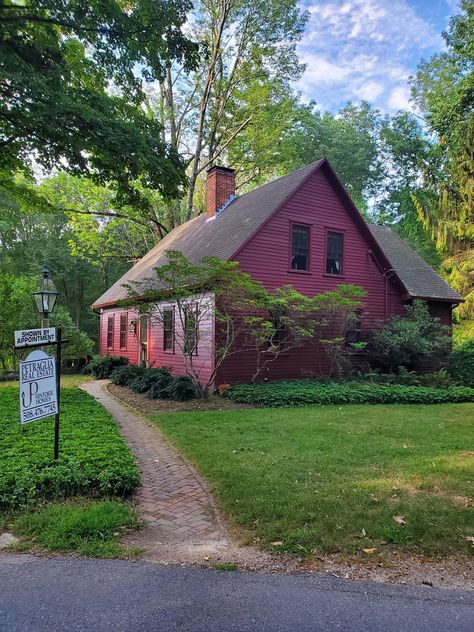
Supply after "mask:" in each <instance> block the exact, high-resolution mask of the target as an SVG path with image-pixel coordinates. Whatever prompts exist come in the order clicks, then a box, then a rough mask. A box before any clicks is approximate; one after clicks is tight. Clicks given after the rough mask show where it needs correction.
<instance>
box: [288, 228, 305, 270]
mask: <svg viewBox="0 0 474 632" xmlns="http://www.w3.org/2000/svg"><path fill="white" fill-rule="evenodd" d="M309 235H310V227H309V226H301V225H299V224H292V225H291V269H292V270H304V271H306V272H307V271H308V270H309Z"/></svg>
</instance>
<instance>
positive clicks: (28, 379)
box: [15, 327, 67, 461]
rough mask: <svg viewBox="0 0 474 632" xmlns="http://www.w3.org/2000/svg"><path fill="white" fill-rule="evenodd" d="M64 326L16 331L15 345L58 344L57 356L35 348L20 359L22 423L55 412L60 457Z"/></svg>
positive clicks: (56, 456)
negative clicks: (60, 404)
mask: <svg viewBox="0 0 474 632" xmlns="http://www.w3.org/2000/svg"><path fill="white" fill-rule="evenodd" d="M66 342H67V340H62V332H61V328H58V329H57V330H56V329H55V328H54V327H48V328H43V329H30V330H25V331H15V349H23V348H25V347H46V346H49V345H54V346H55V347H56V357H55V358H54V357H52V356H50V355H48V354H47V353H46V352H45V351H44V350H36V351H32V352H31V353H30V354H29V355H28V356H27V357H26V359H25V360H22V361H21V362H20V423H21V424H26V423H29V422H30V421H34V420H35V419H42V418H43V417H51V416H53V415H54V459H55V460H56V461H57V460H58V458H59V400H60V395H61V390H60V389H61V348H62V345H63V344H65V343H66Z"/></svg>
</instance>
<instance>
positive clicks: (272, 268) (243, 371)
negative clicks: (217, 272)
mask: <svg viewBox="0 0 474 632" xmlns="http://www.w3.org/2000/svg"><path fill="white" fill-rule="evenodd" d="M292 223H297V224H298V223H301V224H307V225H310V227H311V236H310V239H311V242H310V267H309V273H308V272H305V273H303V272H295V271H292V270H290V230H291V224H292ZM327 230H339V231H341V232H343V234H344V255H343V275H342V276H330V275H327V274H325V267H326V261H325V255H326V231H327ZM371 252H372V249H371V243H370V242H369V239H368V237H367V235H366V234H365V231H363V230H361V228H360V225H359V224H358V223H357V222H356V221H355V220H354V217H353V214H352V213H351V212H350V210H349V209H348V208H347V207H346V206H345V204H344V202H343V200H342V199H341V198H340V197H339V196H338V195H337V193H336V189H335V188H334V186H333V185H332V183H331V181H330V180H329V179H328V176H327V174H326V172H325V170H323V169H320V170H318V171H317V172H316V173H315V174H313V175H312V176H311V177H310V178H309V179H308V180H307V181H306V182H305V183H304V184H303V185H302V186H301V188H300V189H299V190H298V191H297V192H296V193H295V194H294V195H293V196H292V197H291V199H290V200H288V201H287V203H286V204H285V205H284V206H283V207H282V208H281V209H280V210H279V211H278V212H277V213H276V214H275V215H274V216H273V217H272V218H271V219H270V220H269V221H268V222H267V223H266V224H265V225H264V226H263V228H261V229H260V230H259V231H258V232H257V234H255V235H254V236H253V237H252V238H251V239H250V240H249V241H248V242H247V243H246V244H245V245H244V246H243V247H242V248H241V250H240V251H239V252H238V253H236V255H235V257H234V258H235V259H236V260H238V261H239V264H240V268H241V270H243V271H244V272H248V273H249V274H251V275H252V277H253V278H254V279H257V280H259V281H261V282H262V283H263V284H264V285H265V287H267V288H268V289H269V290H273V289H275V288H277V287H281V286H282V285H285V284H289V285H292V286H293V287H295V288H296V289H297V290H298V291H299V292H301V293H303V294H305V295H307V296H312V295H314V294H318V293H320V292H325V291H328V290H333V289H334V288H336V287H337V286H338V285H339V284H341V283H350V284H354V285H359V286H361V287H363V288H364V289H365V290H366V292H367V296H366V297H365V299H364V307H363V317H362V329H363V332H364V331H365V332H366V333H367V332H368V331H369V330H371V329H373V327H374V326H376V325H377V324H378V323H379V322H380V321H384V320H386V318H388V317H390V316H391V315H392V314H399V313H400V314H401V313H403V312H404V308H403V305H404V303H403V300H402V293H401V289H400V288H398V287H396V286H395V285H393V284H392V281H390V280H386V279H385V278H384V276H383V274H382V272H381V270H380V268H379V267H378V266H377V263H376V262H375V261H374V259H373V256H372V254H371ZM328 369H329V360H328V358H327V357H326V354H325V353H324V351H323V350H322V349H321V348H320V347H318V346H315V345H314V344H308V345H305V346H304V347H302V348H298V349H295V350H292V351H289V352H288V353H285V354H283V355H282V356H280V358H279V359H278V360H276V361H275V362H272V363H271V364H270V365H269V366H268V370H267V371H265V374H264V375H262V376H261V378H262V379H264V378H266V379H281V378H287V377H288V378H293V377H301V375H303V374H305V373H307V372H311V373H315V374H318V373H326V372H327V371H328ZM254 371H255V354H254V353H252V352H251V351H247V352H244V353H239V354H238V355H236V356H232V357H230V358H228V359H227V360H226V361H224V362H223V364H222V365H221V367H220V369H219V372H218V376H217V381H218V382H219V383H227V382H229V383H232V382H246V381H248V380H249V378H250V376H251V375H252V373H253V372H254Z"/></svg>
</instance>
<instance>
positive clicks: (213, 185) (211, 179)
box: [206, 165, 235, 219]
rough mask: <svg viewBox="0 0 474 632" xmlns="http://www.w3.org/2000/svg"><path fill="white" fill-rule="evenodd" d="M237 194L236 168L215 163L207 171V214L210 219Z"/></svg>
mask: <svg viewBox="0 0 474 632" xmlns="http://www.w3.org/2000/svg"><path fill="white" fill-rule="evenodd" d="M231 195H235V169H230V168H229V167H219V166H218V165H215V166H214V167H211V168H210V169H209V170H208V172H207V184H206V215H207V218H208V219H211V218H212V217H215V215H216V213H217V211H218V210H219V209H221V208H222V207H223V206H224V204H225V203H226V202H227V201H228V199H229V197H230V196H231Z"/></svg>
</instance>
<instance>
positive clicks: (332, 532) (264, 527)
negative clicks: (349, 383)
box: [152, 404, 474, 557]
mask: <svg viewBox="0 0 474 632" xmlns="http://www.w3.org/2000/svg"><path fill="white" fill-rule="evenodd" d="M152 418H153V419H154V421H155V422H156V423H157V424H158V425H159V426H160V428H162V429H163V430H164V431H165V432H166V434H167V435H168V436H169V437H170V438H171V440H172V441H173V442H174V443H175V444H176V445H178V446H179V447H180V448H181V449H182V450H183V451H184V452H185V454H186V455H188V457H189V458H190V459H191V460H192V461H193V462H194V463H195V464H196V465H197V467H198V469H199V470H200V471H201V473H202V474H203V475H204V476H206V477H207V479H208V480H209V481H210V483H211V486H212V488H213V490H214V493H215V495H216V497H217V499H218V501H219V502H220V505H221V507H222V509H223V510H224V512H225V513H227V515H228V516H229V518H230V520H231V522H232V523H233V524H234V525H236V526H238V527H240V528H241V529H242V528H243V530H244V531H245V532H246V533H247V534H248V535H249V538H250V539H252V538H253V539H255V540H256V541H257V542H260V543H261V544H263V545H264V546H266V547H268V548H270V549H272V550H285V551H289V552H292V553H295V554H298V555H311V554H312V553H313V552H340V553H341V554H343V555H346V554H349V555H352V554H360V555H362V556H368V555H370V554H371V551H370V549H372V548H375V549H376V551H375V555H379V554H383V553H384V552H388V551H392V550H394V549H397V550H399V551H403V552H410V553H411V552H416V553H423V554H425V555H433V556H441V557H442V556H447V555H450V554H456V553H462V552H464V553H468V552H472V551H473V549H472V546H471V544H470V542H468V541H467V540H466V538H467V537H468V536H474V508H473V506H472V498H473V496H474V405H473V404H441V405H436V406H423V405H412V406H408V405H404V406H393V405H392V406H377V405H370V406H363V405H358V406H355V405H352V406H342V407H339V406H320V407H307V408H304V409H301V408H296V409H295V408H279V409H252V410H250V409H249V410H238V411H228V410H226V411H212V412H193V413H190V412H185V413H169V414H159V415H154V416H153V417H152ZM399 523H402V524H399ZM403 523H406V524H403ZM363 549H369V552H368V553H366V552H364V551H363Z"/></svg>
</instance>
